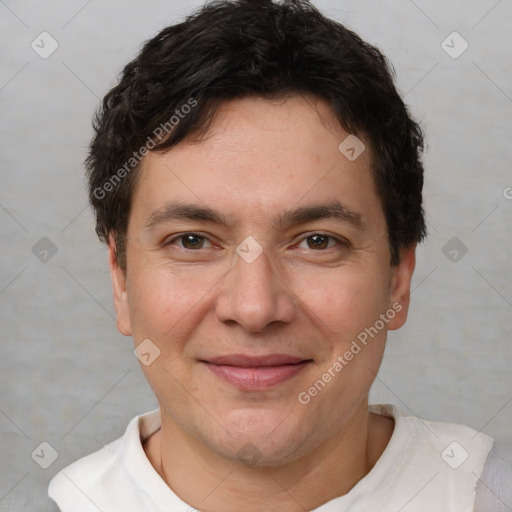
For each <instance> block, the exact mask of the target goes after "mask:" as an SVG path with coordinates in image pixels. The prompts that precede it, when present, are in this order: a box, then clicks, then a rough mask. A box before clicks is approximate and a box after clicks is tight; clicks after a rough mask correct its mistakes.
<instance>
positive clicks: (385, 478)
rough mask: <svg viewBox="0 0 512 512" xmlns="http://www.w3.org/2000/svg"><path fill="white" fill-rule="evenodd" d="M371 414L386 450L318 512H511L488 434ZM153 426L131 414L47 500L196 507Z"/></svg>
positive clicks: (133, 509)
mask: <svg viewBox="0 0 512 512" xmlns="http://www.w3.org/2000/svg"><path fill="white" fill-rule="evenodd" d="M370 411H371V412H375V413H377V414H383V415H386V416H391V417H393V418H394V420H395V428H394V431H393V434H392V436H391V439H390V441H389V443H388V445H387V447H386V449H385V450H384V452H383V453H382V455H381V457H380V458H379V460H378V461H377V463H376V464H375V466H374V467H373V468H372V470H371V471H370V472H369V473H368V474H367V475H366V476H365V477H364V478H362V479H361V480H360V481H359V482H358V483H357V484H356V485H355V486H354V487H353V488H352V489H351V490H350V491H349V492H348V493H347V494H345V495H343V496H340V497H338V498H335V499H333V500H331V501H329V502H328V503H325V504H324V505H322V506H321V507H319V508H317V509H315V512H377V511H378V512H397V511H398V510H403V512H502V511H504V512H505V511H510V510H512V470H511V469H510V467H509V466H508V465H506V464H505V463H504V462H503V461H502V460H501V459H500V458H499V457H497V456H496V455H495V454H494V455H493V451H491V450H492V448H493V440H492V439H491V438H490V437H489V436H487V435H485V434H481V433H479V432H476V431H475V430H473V429H471V428H469V427H466V426H463V425H454V424H449V423H435V422H428V421H424V420H421V419H419V418H416V417H413V416H404V415H403V414H402V413H401V412H400V410H399V409H398V408H397V407H395V406H392V405H371V406H370ZM158 428H160V415H159V411H158V410H156V411H152V412H149V413H146V414H143V415H141V416H136V417H135V418H133V419H132V421H131V422H130V423H129V425H128V427H127V429H126V432H125V434H124V435H123V437H121V438H119V439H117V440H116V441H114V442H112V443H110V444H108V445H106V446H105V447H104V448H102V449H101V450H99V451H97V452H95V453H93V454H91V455H88V456H86V457H84V458H82V459H80V460H78V461H76V462H74V463H73V464H71V465H69V466H68V467H66V468H64V469H63V470H61V471H60V472H59V473H58V474H57V475H55V477H54V478H53V479H52V481H51V482H50V486H49V489H48V494H49V496H50V498H52V499H53V500H54V501H55V502H56V503H57V505H58V506H59V507H60V509H61V511H62V512H98V511H100V512H191V511H193V510H195V509H193V508H192V507H191V506H190V505H188V504H187V503H185V502H184V501H182V500H181V499H180V498H179V497H178V496H177V495H176V494H175V493H174V492H173V491H172V490H171V488H170V487H169V486H168V485H167V484H166V483H165V482H164V481H163V480H162V478H161V477H160V475H159V474H158V473H157V472H156V470H155V469H154V468H153V466H152V465H151V463H150V461H149V459H148V458H147V456H146V454H145V452H144V448H143V446H142V441H143V440H144V439H146V438H148V437H149V436H150V435H151V434H153V433H154V432H155V431H156V430H158ZM490 453H491V456H490V457H489V454H490ZM484 466H485V469H484ZM480 477H481V478H480ZM477 489H478V497H477V498H476V507H477V508H475V496H476V494H477ZM509 500H510V501H509ZM508 507H511V508H508Z"/></svg>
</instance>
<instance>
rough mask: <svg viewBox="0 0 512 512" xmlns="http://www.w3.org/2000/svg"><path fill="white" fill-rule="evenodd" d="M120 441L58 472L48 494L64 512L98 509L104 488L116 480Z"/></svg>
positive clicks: (120, 439)
mask: <svg viewBox="0 0 512 512" xmlns="http://www.w3.org/2000/svg"><path fill="white" fill-rule="evenodd" d="M122 440H123V438H119V439H117V440H116V441H114V442H112V443H110V444H108V445H106V446H104V447H103V448H102V449H100V450H98V451H96V452H94V453H91V454H90V455H87V456H85V457H83V458H81V459H79V460H77V461H75V462H73V463H72V464H70V465H69V466H67V467H65V468H64V469H62V470H61V471H59V472H58V473H57V474H56V475H55V476H54V477H53V478H52V480H51V482H50V485H49V487H48V495H49V496H50V498H52V499H53V500H54V501H55V502H56V503H57V504H58V505H59V507H60V508H61V510H63V511H65V512H68V511H69V512H72V511H75V510H76V511H78V510H81V511H83V512H87V511H89V510H91V511H92V510H94V511H96V510H97V508H96V507H97V505H96V501H98V499H101V494H103V492H102V491H103V489H104V486H105V485H111V484H112V482H113V481H115V480H118V478H117V477H118V476H119V470H120V467H121V461H120V447H121V444H122Z"/></svg>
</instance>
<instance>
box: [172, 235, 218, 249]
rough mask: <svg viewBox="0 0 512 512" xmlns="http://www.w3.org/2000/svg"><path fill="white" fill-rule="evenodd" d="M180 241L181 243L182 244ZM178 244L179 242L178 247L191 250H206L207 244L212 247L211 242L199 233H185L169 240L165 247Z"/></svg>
mask: <svg viewBox="0 0 512 512" xmlns="http://www.w3.org/2000/svg"><path fill="white" fill-rule="evenodd" d="M179 241H181V243H180V242H179ZM176 242H178V244H177V245H178V246H179V247H181V248H183V249H190V250H195V249H204V248H205V244H210V246H211V242H210V241H209V240H208V239H207V238H206V237H205V236H203V235H199V234H197V233H183V234H181V235H178V236H175V237H174V238H171V239H170V240H167V241H166V242H164V245H175V244H176Z"/></svg>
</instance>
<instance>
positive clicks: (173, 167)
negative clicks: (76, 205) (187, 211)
mask: <svg viewBox="0 0 512 512" xmlns="http://www.w3.org/2000/svg"><path fill="white" fill-rule="evenodd" d="M349 135H350V134H348V133H347V132H345V131H344V129H342V128H341V126H340V125H339V123H338V121H337V119H336V118H335V116H334V113H333V111H332V110H331V108H330V106H329V105H328V104H327V103H326V102H325V101H324V100H321V99H318V98H316V97H312V96H306V97H304V96H295V97H291V98H288V99H281V100H268V99H264V98H259V97H256V98H244V99H240V100H234V101H230V102H226V103H224V104H222V105H221V106H220V108H219V110H218V111H217V113H216V116H215V118H214V119H213V121H212V123H211V125H210V126H209V129H208V132H207V133H206V134H205V136H204V137H203V139H202V140H200V141H189V140H185V141H184V142H182V143H181V144H180V145H178V146H176V147H174V148H173V149H171V150H169V151H168V152H166V153H163V154H155V153H152V154H150V155H148V156H147V157H145V159H144V160H143V162H142V164H141V168H140V170H139V172H140V176H139V179H138V183H137V186H136V189H135V192H134V198H133V199H134V201H133V204H134V205H135V204H139V203H140V205H141V206H142V207H143V208H144V209H146V210H148V211H149V210H153V211H154V210H155V209H156V208H161V207H162V206H164V205H165V204H167V203H169V202H173V201H174V202H180V201H186V202H190V200H191V199H193V200H194V202H196V203H203V204H204V205H207V206H208V207H210V208H211V209H215V210H220V211H222V212H223V213H225V214H226V215H238V216H242V215H264V214H266V212H274V213H275V211H276V209H281V210H283V209H284V208H285V207H286V209H290V207H291V206H292V205H294V206H301V205H307V203H310V204H316V205H318V204H321V203H322V202H332V201H340V202H342V203H343V204H345V205H346V206H347V207H348V208H350V209H351V210H354V211H362V210H365V209H367V208H366V206H368V205H364V204H362V203H364V202H365V198H366V200H368V199H371V200H373V201H374V200H375V198H376V193H375V186H374V181H373V173H372V171H371V155H370V150H369V147H368V145H367V144H366V149H365V150H364V151H362V152H361V154H359V155H358V157H357V158H356V159H352V158H347V154H345V153H344V152H343V151H342V150H343V149H344V146H343V143H344V141H346V140H347V137H348V136H349ZM349 140H350V139H349ZM340 144H341V146H340ZM361 146H362V142H361ZM362 147H364V146H362ZM356 150H357V151H358V152H359V151H360V150H361V148H360V147H358V148H356ZM348 156H351V155H350V153H349V154H348ZM368 213H371V212H368ZM362 214H363V215H365V216H366V215H367V212H366V211H362Z"/></svg>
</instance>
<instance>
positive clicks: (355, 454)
mask: <svg viewBox="0 0 512 512" xmlns="http://www.w3.org/2000/svg"><path fill="white" fill-rule="evenodd" d="M162 416H163V415H162ZM166 420H167V418H165V417H162V428H161V429H160V430H159V431H158V432H156V433H155V434H154V435H153V436H151V438H150V439H149V440H148V441H147V442H146V444H145V447H144V448H145V450H146V454H147V456H148V458H149V460H150V462H151V463H152V465H153V466H154V467H155V469H156V471H157V472H158V473H159V474H160V476H161V477H162V479H163V480H164V481H165V482H166V483H167V485H169V487H170V488H171V489H173V491H174V492H175V493H176V494H177V495H178V496H179V497H180V498H181V499H182V500H183V501H185V502H187V503H188V504H190V505H192V506H193V507H194V508H197V509H198V510H203V511H211V512H216V511H220V510H222V511H223V512H235V511H239V510H244V511H247V512H253V511H261V510H265V511H269V512H273V511H276V512H277V511H279V512H303V511H304V510H312V509H315V508H317V507H319V506H320V505H322V504H324V503H326V502H328V501H330V500H332V499H334V498H336V497H338V496H342V495H344V494H346V493H347V492H349V491H350V489H351V488H352V487H353V486H354V485H355V484H356V483H357V482H358V481H359V480H360V479H361V478H363V477H364V476H365V475H366V474H367V473H368V472H369V471H370V470H371V468H372V467H373V465H374V464H375V463H376V462H377V460H378V459H379V457H380V456H381V454H382V452H383V451H384V449H385V447H386V445H387V443H388V441H389V439H390V437H391V434H392V432H393V420H392V419H391V418H385V417H384V416H379V415H375V414H369V413H368V404H367V401H366V400H365V401H363V402H362V403H361V404H360V406H359V407H358V408H357V410H356V411H355V412H354V414H353V415H352V418H351V419H350V421H349V422H348V423H347V424H346V425H344V426H343V429H341V430H340V431H339V432H336V433H335V434H334V435H332V436H331V437H329V438H327V439H325V440H324V441H323V442H322V444H321V445H320V446H318V447H317V448H316V449H315V450H314V451H313V452H312V453H308V454H307V455H305V456H302V457H300V458H298V459H295V460H293V461H291V462H288V463H286V464H283V465H280V466H276V467H252V468H250V467H247V466H245V465H244V464H242V463H240V462H239V461H233V460H227V459H225V458H224V457H221V456H220V455H218V454H216V453H212V452H211V450H209V449H208V448H207V447H205V446H204V444H202V443H200V442H199V441H198V440H197V439H196V438H194V437H192V436H191V435H190V434H189V433H187V432H185V431H184V430H183V429H181V428H180V427H179V426H178V425H176V424H175V423H174V422H173V421H166ZM175 461H182V463H180V464H176V462H175Z"/></svg>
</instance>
